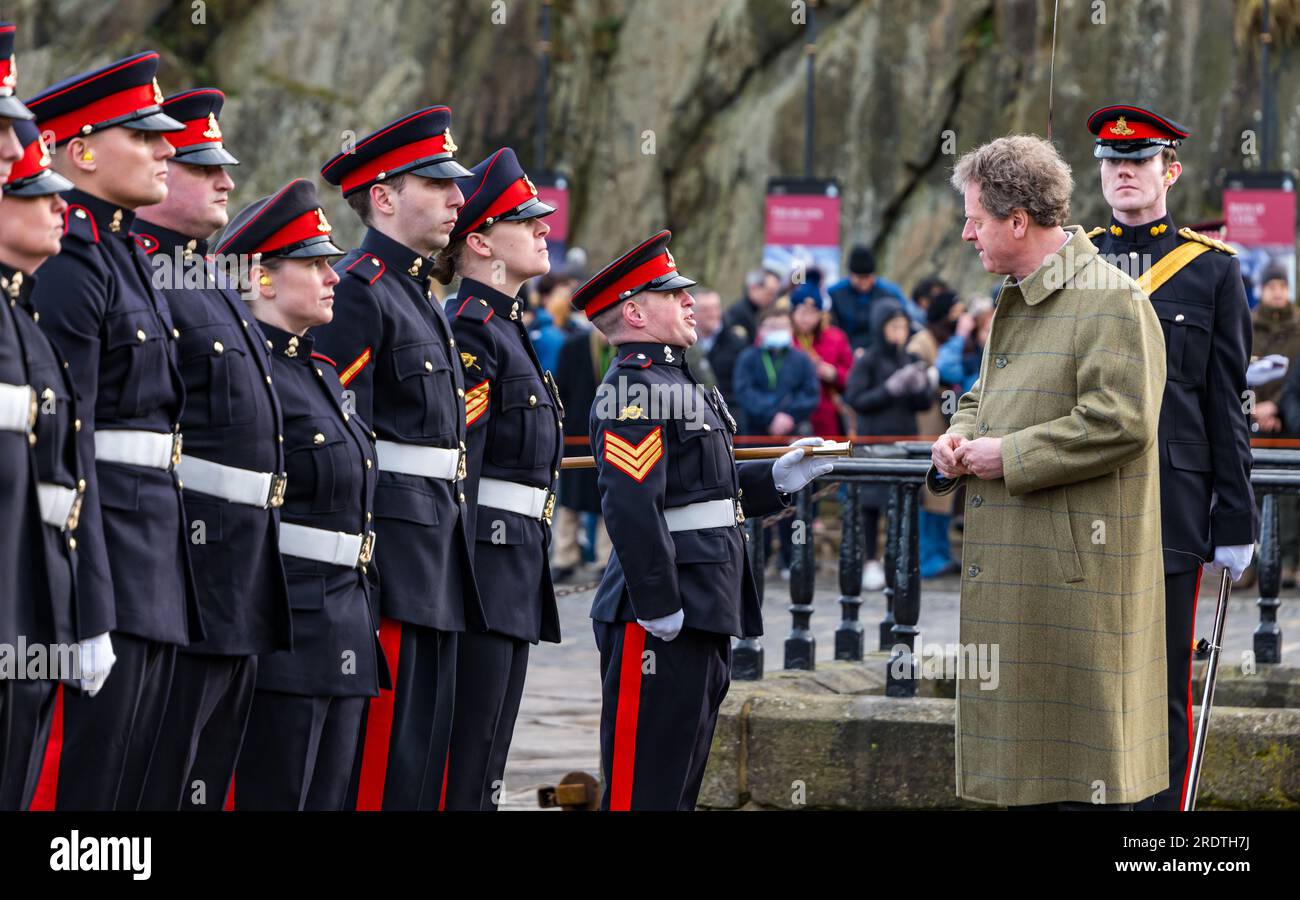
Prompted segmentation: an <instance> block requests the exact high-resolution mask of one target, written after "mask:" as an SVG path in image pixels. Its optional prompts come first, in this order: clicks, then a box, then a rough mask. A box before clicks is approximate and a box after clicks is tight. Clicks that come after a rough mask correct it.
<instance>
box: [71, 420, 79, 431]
mask: <svg viewBox="0 0 1300 900" xmlns="http://www.w3.org/2000/svg"><path fill="white" fill-rule="evenodd" d="M72 430H73V431H80V430H81V420H80V419H77V420H75V421H74V422H73V423H72Z"/></svg>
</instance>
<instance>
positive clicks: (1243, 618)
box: [503, 563, 1300, 809]
mask: <svg viewBox="0 0 1300 900" xmlns="http://www.w3.org/2000/svg"><path fill="white" fill-rule="evenodd" d="M595 580H596V576H595V575H594V574H592V575H590V576H588V577H586V578H583V577H579V578H578V579H576V581H578V582H588V581H592V582H594V581H595ZM1211 582H1213V583H1211ZM766 584H767V588H766V600H765V606H764V621H765V627H766V630H767V634H766V636H765V637H764V638H763V640H762V643H763V646H764V649H765V652H766V668H767V669H768V670H769V671H770V670H773V669H779V668H780V667H781V665H782V655H783V653H784V649H783V648H784V642H785V638H786V636H787V635H788V634H789V631H790V614H789V611H788V606H789V584H788V582H784V581H782V580H781V578H780V577H779V576H777V575H776V574H775V573H772V572H769V574H768V576H767V582H766ZM957 589H958V579H957V578H956V577H955V576H954V577H949V578H939V579H933V580H930V581H926V582H924V583H923V588H922V596H921V619H920V627H921V635H920V640H921V641H923V642H927V643H950V642H956V641H957V615H958V594H957ZM1217 590H1218V579H1217V578H1215V579H1210V578H1206V579H1205V581H1204V582H1203V583H1202V585H1201V596H1200V599H1199V601H1198V602H1197V606H1196V610H1197V617H1196V618H1197V626H1196V627H1197V631H1196V633H1197V636H1198V637H1200V636H1202V635H1205V636H1208V635H1209V632H1210V627H1211V624H1212V622H1213V618H1214V606H1215V601H1216V597H1217V593H1216V592H1217ZM591 596H592V591H591V590H590V589H588V590H582V591H577V592H574V593H570V594H567V595H566V596H563V597H561V598H560V600H559V608H560V623H561V629H562V633H563V635H564V641H563V642H562V643H560V644H558V645H557V644H539V645H537V646H535V647H533V648H532V651H531V655H530V658H529V667H528V680H527V682H526V685H525V688H524V697H523V702H522V704H521V707H520V710H519V721H518V725H517V726H516V729H515V737H514V742H513V744H512V746H511V748H510V758H509V760H508V763H507V765H506V796H505V800H504V803H503V808H505V809H537V788H538V786H540V785H543V784H554V783H555V782H557V781H558V780H559V779H560V778H561V777H563V776H564V775H565V774H566V773H568V772H571V771H574V770H583V771H586V772H589V773H591V774H592V775H598V774H599V767H600V744H599V736H598V731H599V727H600V658H599V654H598V653H597V652H596V644H595V640H594V639H593V636H592V630H591V620H590V619H589V618H588V615H587V614H588V611H589V610H590V606H591ZM862 599H863V604H862V608H861V620H862V622H863V624H864V627H865V629H866V632H867V649H868V650H871V649H874V641H875V640H877V639H878V638H877V635H878V633H879V630H878V625H879V623H880V620H881V619H882V618H883V617H884V613H885V602H884V596H883V594H880V593H874V594H866V593H864V595H863V598H862ZM1256 599H1257V595H1256V594H1255V589H1254V588H1248V589H1247V588H1242V589H1238V590H1237V591H1235V592H1234V594H1233V597H1232V600H1231V602H1230V604H1229V610H1228V618H1227V629H1226V639H1225V642H1224V646H1225V648H1226V650H1225V659H1228V660H1233V661H1234V662H1235V661H1236V660H1239V659H1240V658H1241V653H1242V651H1244V650H1249V649H1250V647H1251V634H1252V632H1253V631H1254V629H1255V626H1256V625H1257V624H1258V622H1259V611H1258V607H1257V606H1256V605H1255V601H1256ZM838 601H839V594H838V579H837V576H836V571H835V568H834V565H833V563H823V564H822V565H821V567H820V568H819V570H818V573H817V592H816V596H815V598H814V606H815V607H816V612H815V613H814V614H813V618H812V627H813V635H814V638H815V640H816V649H817V653H816V658H817V660H818V661H819V662H820V661H823V660H825V661H829V660H831V659H832V658H833V656H834V648H835V628H836V626H837V625H838V624H839V621H840V606H839V602H838ZM1278 621H1279V624H1280V626H1281V628H1282V639H1283V661H1284V662H1285V663H1287V664H1289V665H1294V666H1300V595H1297V592H1296V591H1294V590H1290V591H1284V592H1283V600H1282V606H1281V608H1280V609H1279V612H1278Z"/></svg>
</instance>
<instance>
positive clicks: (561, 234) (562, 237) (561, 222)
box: [537, 184, 569, 244]
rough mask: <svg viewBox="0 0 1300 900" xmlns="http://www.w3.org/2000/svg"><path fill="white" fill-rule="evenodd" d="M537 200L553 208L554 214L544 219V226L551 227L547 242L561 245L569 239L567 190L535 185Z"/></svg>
mask: <svg viewBox="0 0 1300 900" xmlns="http://www.w3.org/2000/svg"><path fill="white" fill-rule="evenodd" d="M537 199H539V200H541V201H542V202H543V203H549V204H550V205H551V206H554V207H555V212H553V213H551V214H550V215H549V216H547V217H546V224H547V225H549V226H551V233H550V234H548V235H547V236H546V240H547V242H552V241H553V242H555V243H558V244H563V243H565V241H567V240H568V237H569V189H568V187H567V186H565V187H554V186H550V185H543V184H539V185H537Z"/></svg>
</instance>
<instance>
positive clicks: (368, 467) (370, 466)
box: [366, 460, 374, 469]
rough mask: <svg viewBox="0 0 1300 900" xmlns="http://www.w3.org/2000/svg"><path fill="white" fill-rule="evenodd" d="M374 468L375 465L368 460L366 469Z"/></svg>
mask: <svg viewBox="0 0 1300 900" xmlns="http://www.w3.org/2000/svg"><path fill="white" fill-rule="evenodd" d="M373 467H374V463H372V462H371V461H370V460H366V468H367V469H370V468H373Z"/></svg>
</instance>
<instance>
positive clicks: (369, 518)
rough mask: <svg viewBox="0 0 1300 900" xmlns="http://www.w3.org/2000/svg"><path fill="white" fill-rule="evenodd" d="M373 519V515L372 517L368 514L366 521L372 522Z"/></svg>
mask: <svg viewBox="0 0 1300 900" xmlns="http://www.w3.org/2000/svg"><path fill="white" fill-rule="evenodd" d="M373 518H374V516H373V515H371V514H370V513H366V521H367V522H369V521H370V520H371V519H373Z"/></svg>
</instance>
